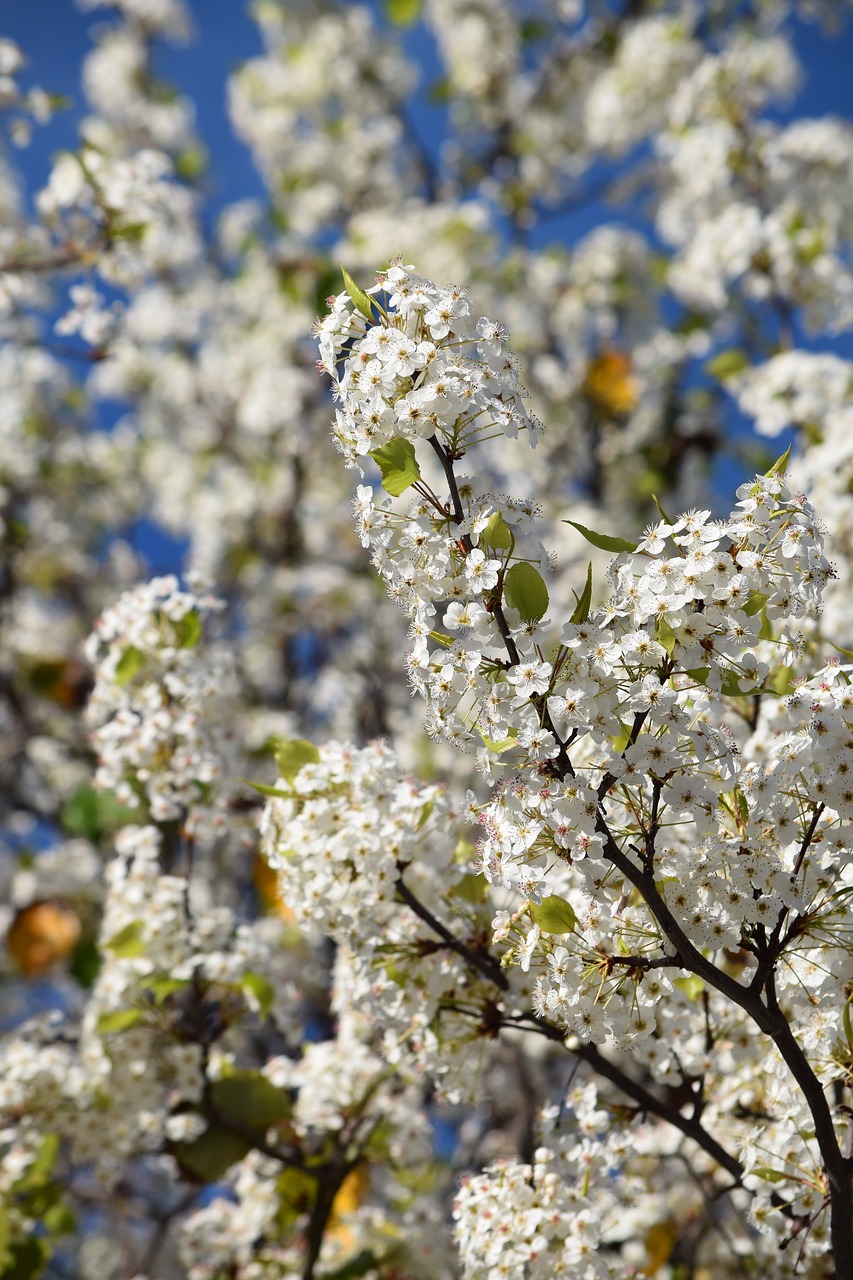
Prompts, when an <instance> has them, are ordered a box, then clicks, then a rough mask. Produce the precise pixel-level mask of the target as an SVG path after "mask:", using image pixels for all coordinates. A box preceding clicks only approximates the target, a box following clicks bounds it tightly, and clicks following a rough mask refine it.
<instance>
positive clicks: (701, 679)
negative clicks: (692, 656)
mask: <svg viewBox="0 0 853 1280" xmlns="http://www.w3.org/2000/svg"><path fill="white" fill-rule="evenodd" d="M684 674H685V675H686V676H690V679H691V680H695V681H696V683H697V684H705V683H706V682H707V679H708V676H709V675H710V674H711V668H710V667H687V669H686V670H685V672H684Z"/></svg>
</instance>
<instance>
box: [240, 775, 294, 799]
mask: <svg viewBox="0 0 853 1280" xmlns="http://www.w3.org/2000/svg"><path fill="white" fill-rule="evenodd" d="M240 781H241V782H242V783H244V784H245V786H247V787H251V788H252V790H253V791H257V792H258V793H259V794H260V795H262V796H275V797H276V798H277V799H279V800H292V799H293V797H292V795H291V794H290V792H289V791H282V789H281V787H268V786H267V784H266V783H265V782H250V781H249V779H248V778H241V779H240Z"/></svg>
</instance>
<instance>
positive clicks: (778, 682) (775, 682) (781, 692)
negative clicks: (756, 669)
mask: <svg viewBox="0 0 853 1280" xmlns="http://www.w3.org/2000/svg"><path fill="white" fill-rule="evenodd" d="M795 678H796V674H795V672H794V668H793V667H786V666H785V664H784V662H780V663H779V665H778V667H774V668H773V670H772V671H771V672H770V675H769V676H768V677H767V682H766V684H765V689H766V690H767V692H768V693H775V694H777V696H778V697H780V698H787V696H788V694H789V693H790V692H791V690H792V689H793V687H794V680H795Z"/></svg>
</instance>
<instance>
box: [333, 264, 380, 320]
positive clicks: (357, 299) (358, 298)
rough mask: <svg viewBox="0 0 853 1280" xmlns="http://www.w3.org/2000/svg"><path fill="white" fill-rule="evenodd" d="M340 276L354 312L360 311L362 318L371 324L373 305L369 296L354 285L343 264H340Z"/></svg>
mask: <svg viewBox="0 0 853 1280" xmlns="http://www.w3.org/2000/svg"><path fill="white" fill-rule="evenodd" d="M341 275H342V276H343V278H344V288H345V289H346V291H347V293H348V294H349V296H350V298H351V299H352V301H353V304H354V306H355V308H356V310H357V311H360V312H361V314H362V315H363V316H364V318H365V319H366V320H369V321H370V323H371V324H373V323H374V315H373V303H372V302H371V301H370V295H369V294H366V293H365V292H364V290H363V289H362V288H361V287H360V285H357V284H356V282H355V281H354V280H353V278H352V276H351V275H350V273H349V272H348V271H347V269H346V267H345V266H344V265H343V264H341Z"/></svg>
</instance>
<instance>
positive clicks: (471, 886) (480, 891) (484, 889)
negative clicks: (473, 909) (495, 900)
mask: <svg viewBox="0 0 853 1280" xmlns="http://www.w3.org/2000/svg"><path fill="white" fill-rule="evenodd" d="M488 895H489V884H488V881H487V880H486V877H485V876H475V875H472V874H468V875H464V876H463V877H462V879H461V880H460V881H459V882H458V883H457V884H455V885H454V886H453V888H452V889H451V890H450V897H451V898H459V899H460V900H461V901H462V902H470V903H471V904H472V905H473V906H477V905H478V904H479V903H481V902H485V901H486V898H487V897H488Z"/></svg>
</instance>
